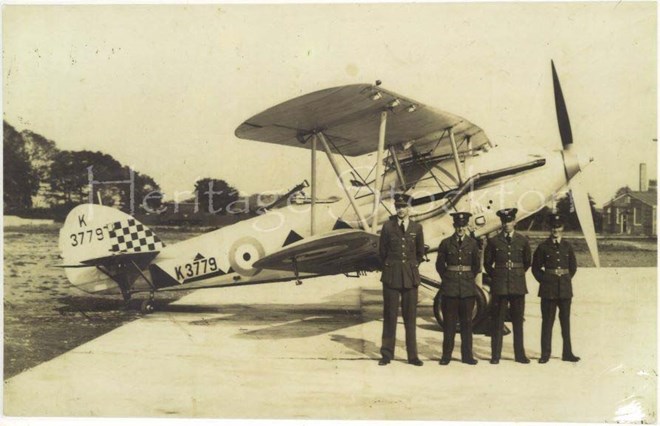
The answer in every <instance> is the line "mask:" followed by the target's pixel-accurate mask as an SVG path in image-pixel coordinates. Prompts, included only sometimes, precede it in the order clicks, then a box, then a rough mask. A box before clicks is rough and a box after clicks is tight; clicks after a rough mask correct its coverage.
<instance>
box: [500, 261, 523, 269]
mask: <svg viewBox="0 0 660 426" xmlns="http://www.w3.org/2000/svg"><path fill="white" fill-rule="evenodd" d="M524 267H525V266H524V265H523V264H522V263H518V262H512V261H510V260H509V261H507V262H506V263H505V264H503V265H500V264H495V268H496V269H518V268H520V269H522V268H524Z"/></svg>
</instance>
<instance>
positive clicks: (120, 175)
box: [50, 151, 130, 205]
mask: <svg viewBox="0 0 660 426" xmlns="http://www.w3.org/2000/svg"><path fill="white" fill-rule="evenodd" d="M129 179H130V176H128V175H127V173H125V170H124V167H122V165H121V164H120V163H119V162H118V161H117V160H115V159H114V158H112V156H110V155H108V154H102V153H100V152H92V151H60V152H58V153H57V154H55V156H54V157H53V163H52V164H51V170H50V186H51V189H52V191H53V192H54V193H55V194H56V195H55V196H56V198H59V199H60V200H64V201H66V202H67V203H71V202H76V203H85V202H88V200H89V194H90V191H94V194H92V199H93V202H96V201H97V193H98V194H100V196H101V198H102V200H103V201H104V204H106V203H107V204H108V205H117V204H120V203H121V202H122V201H123V200H126V199H127V198H128V193H129V191H130V185H129V184H128V183H125V184H112V185H107V184H105V182H110V181H127V182H128V181H129ZM124 186H125V187H126V188H123V187H124Z"/></svg>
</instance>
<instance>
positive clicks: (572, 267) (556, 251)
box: [532, 238, 577, 299]
mask: <svg viewBox="0 0 660 426" xmlns="http://www.w3.org/2000/svg"><path fill="white" fill-rule="evenodd" d="M557 269H559V270H563V273H561V272H560V273H559V274H556V273H549V272H546V271H548V270H553V271H556V270H557ZM576 271H577V262H576V260H575V252H574V251H573V247H572V246H571V243H569V242H568V241H566V240H565V239H564V238H562V239H561V240H560V241H559V246H556V245H555V243H554V242H553V239H552V238H548V239H547V240H545V241H543V242H542V243H541V244H539V246H538V247H537V248H536V250H535V251H534V260H533V262H532V273H533V274H534V278H536V281H538V282H539V297H542V298H544V299H570V298H571V297H573V284H572V282H571V281H572V278H573V276H574V275H575V272H576Z"/></svg>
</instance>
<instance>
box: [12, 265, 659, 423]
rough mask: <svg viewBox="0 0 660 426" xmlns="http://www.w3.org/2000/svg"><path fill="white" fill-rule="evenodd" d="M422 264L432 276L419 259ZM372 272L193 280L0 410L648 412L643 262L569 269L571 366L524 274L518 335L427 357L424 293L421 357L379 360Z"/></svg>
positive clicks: (119, 413)
mask: <svg viewBox="0 0 660 426" xmlns="http://www.w3.org/2000/svg"><path fill="white" fill-rule="evenodd" d="M423 272H424V273H426V274H428V275H429V276H435V273H434V272H433V265H432V264H431V263H427V264H425V265H423ZM378 278H379V277H378V275H377V274H369V275H368V276H367V277H363V278H360V279H351V278H346V277H344V276H335V277H323V278H318V279H310V280H306V281H305V282H304V284H303V285H301V286H296V285H294V284H293V283H276V284H268V285H262V286H255V287H242V288H230V289H211V290H200V291H197V292H194V293H192V294H190V295H188V296H186V297H184V298H182V299H181V300H180V301H178V302H176V303H173V304H171V305H169V306H166V307H165V308H164V310H163V311H160V312H155V313H154V314H151V315H149V316H146V317H144V318H143V319H140V320H137V321H135V322H132V323H130V324H127V325H125V326H123V327H120V328H117V329H115V330H113V331H112V332H110V333H107V334H106V335H104V336H101V337H99V338H97V339H95V340H93V341H90V342H88V343H86V344H84V345H81V346H79V347H78V348H76V349H74V350H72V351H70V352H68V353H66V354H64V355H62V356H60V357H58V358H55V359H53V360H51V361H49V362H46V363H43V364H41V365H39V366H37V367H35V368H33V369H31V370H28V371H26V372H25V373H22V374H20V375H18V376H15V377H13V378H12V379H10V380H8V381H7V382H5V388H4V411H5V415H7V416H75V417H78V416H103V417H106V416H112V417H200V418H289V419H296V418H303V419H310V418H311V419H433V420H490V421H571V422H611V421H624V422H628V421H632V422H641V421H643V422H645V423H650V422H655V420H656V414H655V413H656V387H657V377H656V338H657V337H656V336H657V332H656V300H657V293H656V292H657V290H656V281H657V272H656V269H655V268H602V269H588V268H583V269H581V270H580V271H578V274H577V276H576V278H575V280H574V289H575V293H576V295H575V298H574V299H573V307H572V335H573V348H574V352H575V353H576V354H577V355H578V356H580V357H582V361H580V362H579V363H577V364H573V363H568V362H562V361H561V359H560V356H561V334H560V328H559V321H558V319H557V321H556V323H555V328H554V337H553V356H552V358H551V360H550V362H549V363H548V364H545V365H540V364H538V363H537V359H538V357H539V356H540V330H541V314H540V303H539V298H538V297H537V296H536V293H537V291H538V284H536V282H535V281H534V280H533V278H532V276H531V274H528V278H527V279H528V287H529V291H530V294H529V295H528V296H527V305H526V315H525V316H526V321H525V329H524V332H525V346H526V350H527V355H528V356H529V357H530V358H532V363H531V364H529V365H522V364H517V363H515V362H514V361H513V347H512V336H511V335H508V336H505V337H504V349H503V354H502V356H503V359H502V361H501V362H500V364H499V365H490V364H489V363H488V359H489V358H490V340H489V338H488V337H486V336H482V335H477V336H475V338H474V353H475V356H476V357H477V359H479V361H480V362H479V364H478V365H476V366H469V365H464V364H461V363H460V361H458V359H460V336H457V337H456V348H455V350H454V361H453V362H452V363H451V364H450V365H448V366H439V365H438V363H437V361H438V359H439V358H440V352H441V345H442V334H441V332H439V331H438V327H437V324H436V322H435V319H434V318H433V314H432V309H431V305H432V297H433V296H434V294H433V293H431V292H429V291H426V290H423V291H421V292H420V294H421V295H422V297H421V300H420V307H419V318H418V328H417V333H418V334H417V342H418V348H419V354H420V358H421V359H422V360H423V361H425V364H424V366H423V367H415V366H412V365H408V364H407V363H406V359H405V344H404V340H403V339H404V335H403V324H402V323H401V322H400V324H399V329H398V334H397V337H398V341H397V353H396V360H395V361H394V362H393V363H391V364H390V365H388V366H386V367H380V366H378V365H377V360H378V359H379V357H380V354H379V347H380V335H381V331H382V322H381V309H382V308H381V300H382V298H381V290H380V283H379V281H378Z"/></svg>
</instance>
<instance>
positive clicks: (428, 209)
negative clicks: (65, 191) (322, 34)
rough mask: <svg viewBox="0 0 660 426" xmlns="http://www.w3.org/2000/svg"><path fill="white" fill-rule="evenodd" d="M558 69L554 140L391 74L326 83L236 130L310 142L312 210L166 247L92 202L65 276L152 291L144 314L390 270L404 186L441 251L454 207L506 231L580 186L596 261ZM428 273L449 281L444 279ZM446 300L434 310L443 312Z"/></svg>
mask: <svg viewBox="0 0 660 426" xmlns="http://www.w3.org/2000/svg"><path fill="white" fill-rule="evenodd" d="M551 66H552V76H553V86H554V98H555V105H556V112H557V122H558V127H559V135H560V140H561V146H559V144H557V149H556V150H550V151H547V150H542V149H535V148H530V149H529V150H527V152H521V151H520V149H508V150H507V148H506V147H500V146H496V145H495V144H494V143H493V142H492V141H491V140H490V139H489V138H488V136H486V133H485V132H484V131H483V130H482V129H481V128H479V127H478V126H476V125H475V124H473V123H471V122H469V121H468V120H466V119H464V118H462V117H459V116H456V115H453V114H450V113H447V112H444V111H440V110H437V109H434V108H431V107H428V106H426V105H423V104H421V103H419V102H417V101H415V100H413V99H410V98H407V97H404V96H401V95H399V94H397V93H394V92H391V91H389V90H386V89H384V88H383V87H381V85H380V82H376V84H355V85H347V86H341V87H333V88H329V89H325V90H320V91H317V92H313V93H309V94H306V95H303V96H300V97H296V98H294V99H291V100H288V101H286V102H283V103H281V104H279V105H276V106H274V107H272V108H269V109H267V110H265V111H263V112H261V113H259V114H257V115H255V116H253V117H251V118H249V119H248V120H246V121H245V122H243V123H242V124H240V125H239V126H238V128H237V129H236V131H235V134H236V136H237V137H238V138H240V139H247V140H251V141H258V142H266V143H273V144H278V145H281V146H284V147H291V148H299V149H307V150H309V152H310V156H311V176H310V182H311V184H310V187H311V188H310V190H311V196H310V197H308V198H305V199H304V201H303V203H302V204H303V207H304V208H301V204H300V202H299V203H298V204H296V205H291V204H289V203H285V204H286V205H282V204H281V203H280V204H279V205H277V206H275V207H273V208H270V209H265V210H264V211H262V212H260V213H261V214H259V215H257V216H255V217H252V218H250V219H247V220H244V221H241V222H238V223H235V224H233V225H229V226H226V227H223V228H220V229H217V230H214V231H212V232H209V233H206V234H203V235H200V236H197V237H194V238H191V239H189V240H186V241H182V242H178V243H176V244H171V245H166V244H165V243H164V242H163V241H161V240H160V239H159V238H158V236H157V235H156V234H155V233H154V232H152V231H151V230H150V229H148V228H147V227H146V226H144V225H143V224H141V223H139V222H138V221H137V220H136V219H134V218H133V217H131V216H129V215H127V214H125V213H123V212H121V211H119V210H115V209H113V208H110V207H105V206H101V205H94V204H86V205H80V206H77V207H76V208H74V209H73V210H72V211H71V212H70V213H69V215H68V216H67V218H66V221H65V223H64V225H63V227H62V229H61V231H60V240H59V245H60V249H61V252H62V258H63V259H64V265H62V266H63V267H64V269H65V271H66V276H67V277H68V279H69V281H70V282H71V284H72V285H74V286H76V287H78V288H80V289H82V290H84V291H87V292H91V293H101V294H117V293H121V295H123V297H124V299H125V300H128V299H130V298H131V295H133V294H135V293H138V292H148V293H149V298H148V299H146V300H144V301H143V303H142V310H143V312H145V313H147V312H150V311H152V310H153V309H154V304H153V300H154V293H155V292H157V291H172V290H188V289H193V288H195V289H196V288H206V287H228V286H244V285H256V284H263V283H272V282H283V281H294V280H295V281H297V282H300V280H302V279H305V278H311V277H318V276H323V275H335V274H345V275H347V276H359V275H361V274H363V273H365V272H369V271H377V270H379V269H380V268H381V263H380V259H379V258H378V254H377V253H378V239H379V230H380V228H381V226H382V224H383V223H384V222H385V221H386V220H388V219H389V217H390V216H391V215H393V214H394V209H393V194H394V193H397V192H405V193H407V194H409V195H411V196H412V200H413V201H412V213H411V218H412V219H413V220H416V221H418V222H420V223H422V225H423V227H424V234H425V240H426V243H427V244H428V246H429V247H431V248H435V247H437V246H438V244H439V243H440V241H441V240H442V239H444V238H446V237H447V236H449V235H451V234H452V233H453V232H454V230H453V226H452V220H451V217H450V216H449V213H451V212H453V211H468V212H471V213H472V218H471V219H470V225H469V226H470V229H471V230H472V232H473V233H474V236H475V237H477V238H479V237H484V236H486V235H488V234H490V233H493V232H496V231H498V230H499V228H500V220H499V218H498V217H497V216H496V214H495V213H496V211H497V210H499V209H501V208H505V207H517V208H518V210H519V218H524V217H527V216H529V215H531V214H533V213H535V212H537V211H539V210H540V209H541V208H543V207H544V206H545V205H548V204H549V203H552V202H553V199H554V197H555V194H557V193H558V192H560V191H565V190H566V189H570V190H571V194H572V197H573V201H574V205H575V208H576V210H577V215H578V218H579V221H580V223H581V226H582V229H583V231H584V235H585V238H586V240H587V243H588V246H589V249H590V251H591V254H592V256H593V258H594V262H595V263H596V265H598V264H599V263H598V251H597V247H596V238H595V231H594V225H593V218H592V216H591V207H590V204H589V200H588V196H587V193H586V192H584V191H583V189H582V188H581V187H580V186H579V185H577V184H576V183H575V177H576V176H578V174H579V172H580V171H581V170H583V169H584V168H585V167H586V166H587V165H588V164H589V163H590V162H591V161H592V160H591V159H587V158H585V157H583V156H581V155H580V154H578V152H577V150H576V148H575V146H574V144H573V137H572V133H571V127H570V122H569V117H568V112H567V109H566V104H565V102H564V97H563V94H562V90H561V86H560V83H559V79H558V77H557V73H556V70H555V66H554V63H552V64H551ZM548 137H554V136H548ZM374 153H375V161H374V162H373V167H372V169H371V171H370V172H369V173H365V172H364V171H363V173H359V171H358V170H357V169H356V168H355V167H354V166H353V163H352V161H351V159H357V158H365V157H364V156H368V155H371V156H372V157H373V154H374ZM323 155H325V157H326V158H327V160H328V161H329V162H330V165H331V166H332V169H333V170H334V174H335V176H334V178H336V179H337V182H338V183H339V184H340V185H341V187H342V189H343V193H344V194H345V197H343V198H336V199H335V200H334V201H333V202H323V203H321V202H318V196H317V187H318V182H319V179H320V177H319V176H318V173H317V170H318V162H319V158H318V157H320V156H323ZM340 161H342V162H341V163H340ZM344 162H345V164H346V165H345V166H344ZM431 251H432V249H431ZM423 282H424V283H425V284H427V285H430V286H432V287H438V286H439V285H440V283H439V281H437V280H436V279H435V278H434V277H424V279H423ZM479 287H480V290H481V291H480V296H479V297H478V300H477V302H478V303H477V304H476V307H475V312H474V316H475V317H478V318H483V317H484V316H485V313H486V306H487V291H486V289H485V288H484V286H483V285H480V286H479ZM439 297H440V296H439V295H437V296H436V303H435V304H434V305H435V308H434V312H435V314H436V318H437V319H438V321H440V322H441V321H442V318H441V315H440V309H439V303H437V302H438V300H439Z"/></svg>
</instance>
